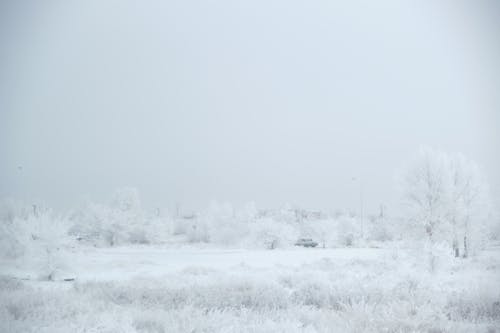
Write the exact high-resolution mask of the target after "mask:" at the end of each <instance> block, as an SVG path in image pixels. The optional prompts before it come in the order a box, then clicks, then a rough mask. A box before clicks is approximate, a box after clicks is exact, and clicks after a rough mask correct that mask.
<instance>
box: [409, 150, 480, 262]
mask: <svg viewBox="0 0 500 333" xmlns="http://www.w3.org/2000/svg"><path fill="white" fill-rule="evenodd" d="M403 189H404V195H403V198H404V203H405V204H406V207H407V208H408V213H409V215H410V216H409V221H410V222H412V223H411V224H410V225H409V227H410V229H408V230H411V226H417V225H420V226H422V227H423V228H421V229H420V230H423V233H424V234H425V235H426V238H427V240H428V245H429V248H430V251H431V267H433V266H434V256H433V255H432V248H433V246H434V244H435V243H436V242H443V241H450V240H451V243H452V246H453V249H454V253H455V254H456V255H457V254H458V251H459V250H458V249H459V247H460V244H459V238H462V239H463V247H464V252H463V253H464V256H467V254H468V248H469V246H470V239H471V237H474V238H475V239H478V237H477V233H475V232H473V231H476V230H479V229H481V228H480V227H481V226H483V225H484V221H485V219H483V218H481V216H480V215H481V214H482V212H484V210H483V211H482V210H481V208H486V206H485V204H484V203H485V202H487V191H486V190H485V187H484V186H483V181H482V180H481V175H480V172H479V168H478V167H477V165H476V164H475V163H474V162H472V161H470V160H468V159H466V158H465V157H464V156H463V155H461V154H456V155H450V154H446V153H443V152H440V151H437V150H433V149H429V148H421V149H420V151H419V153H418V155H417V156H416V158H415V159H414V160H413V161H412V163H411V164H410V166H409V167H408V168H407V170H406V172H405V174H404V177H403ZM473 234H474V236H473Z"/></svg>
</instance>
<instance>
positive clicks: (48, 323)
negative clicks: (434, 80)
mask: <svg viewBox="0 0 500 333" xmlns="http://www.w3.org/2000/svg"><path fill="white" fill-rule="evenodd" d="M344 251H345V250H344ZM352 251H353V252H356V249H352ZM273 252H274V251H263V252H262V254H263V257H262V258H263V260H264V258H265V257H264V256H265V255H266V253H267V255H268V256H272V255H273V254H272V253H273ZM283 252H285V253H283V255H287V256H288V257H290V256H295V257H297V258H301V257H300V255H302V254H304V253H306V254H307V255H310V254H311V253H312V254H315V255H316V257H315V258H316V259H314V260H305V261H304V260H302V259H298V260H301V261H304V262H303V263H299V264H297V265H291V264H289V263H284V264H274V263H273V264H272V265H263V266H256V265H253V262H252V261H251V260H249V261H248V262H245V261H243V262H241V263H239V264H235V265H232V266H230V267H229V268H228V267H218V266H209V265H210V264H209V263H210V261H209V262H207V264H197V265H187V266H184V267H182V268H179V267H177V268H176V269H175V270H173V271H170V272H167V273H165V274H163V275H161V276H157V275H156V276H150V275H148V274H147V272H145V273H143V275H142V277H132V276H133V275H131V276H130V277H129V278H126V277H124V278H122V279H120V280H113V279H98V280H83V281H82V280H80V281H77V282H74V283H73V282H48V281H21V280H19V279H14V278H12V277H8V276H4V277H2V278H1V279H0V331H1V332H69V331H71V332H471V331H474V332H495V331H499V327H500V289H499V288H498V287H499V282H498V281H499V277H500V260H499V257H498V252H492V251H490V252H485V253H483V254H482V255H480V256H478V257H476V258H472V259H468V260H463V259H453V258H450V260H445V259H443V260H442V261H441V265H440V266H439V269H438V270H437V271H436V272H434V273H430V272H428V271H427V270H426V269H425V265H424V263H422V262H421V261H420V260H415V259H412V258H414V256H411V255H409V254H408V253H406V252H404V251H401V250H399V251H397V253H396V254H395V253H393V252H390V251H379V254H378V255H377V256H371V257H369V256H365V255H353V256H352V257H351V258H349V259H347V260H336V259H335V257H332V256H330V257H323V258H322V256H323V253H328V252H322V251H314V250H313V251H309V252H303V251H283ZM361 253H362V252H361ZM219 255H220V256H221V258H220V260H222V261H223V260H224V255H228V254H224V253H221V254H219ZM302 258H310V257H305V256H304V257H302ZM147 259H148V258H144V260H147ZM149 260H153V261H154V258H152V259H151V258H150V259H149ZM131 265H135V263H134V262H132V263H131ZM125 271H126V270H124V272H125Z"/></svg>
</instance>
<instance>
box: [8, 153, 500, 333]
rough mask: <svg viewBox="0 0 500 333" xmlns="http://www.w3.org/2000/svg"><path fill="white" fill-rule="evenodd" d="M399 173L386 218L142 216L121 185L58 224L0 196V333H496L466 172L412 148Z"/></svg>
mask: <svg viewBox="0 0 500 333" xmlns="http://www.w3.org/2000/svg"><path fill="white" fill-rule="evenodd" d="M399 178H400V179H399V180H400V185H401V186H400V188H401V198H402V202H403V204H404V205H405V207H406V210H405V215H404V216H402V217H396V216H388V215H387V214H386V213H385V212H384V211H380V212H377V213H376V214H372V215H369V214H365V216H360V215H359V214H355V213H348V212H342V211H338V212H336V213H329V214H327V213H324V212H318V211H310V210H305V209H300V208H297V207H294V206H292V205H284V206H283V207H281V208H280V209H274V210H270V209H259V208H257V207H256V205H255V204H253V203H249V204H247V205H244V206H243V207H239V208H234V207H232V206H231V205H229V204H216V203H214V204H212V205H211V206H210V207H209V208H208V209H207V210H205V211H202V212H185V211H183V210H182V209H176V210H175V211H173V212H168V211H166V210H163V209H153V210H151V211H149V210H146V209H144V208H143V207H142V205H141V202H140V198H139V195H138V192H137V191H136V190H134V189H132V188H125V189H121V190H118V191H116V193H115V194H114V195H113V196H112V198H111V200H110V202H109V203H107V204H95V203H88V204H85V205H83V206H82V207H80V208H78V209H75V210H73V211H71V212H68V213H65V214H59V213H55V212H53V211H51V210H50V209H48V208H45V207H43V206H42V205H40V204H34V205H23V204H20V203H17V202H14V201H4V202H3V204H2V207H1V210H0V214H1V215H0V218H1V221H2V224H1V229H0V248H1V261H0V272H1V276H0V332H363V331H366V332H415V331H418V332H471V331H474V332H476V331H477V332H496V331H499V329H500V288H499V282H498V281H500V246H499V228H498V219H497V218H496V217H495V215H494V213H493V210H492V209H491V205H490V202H489V201H488V197H487V189H486V186H484V181H483V180H482V179H481V176H480V172H479V169H478V168H477V166H475V164H474V163H472V162H471V161H469V160H467V159H466V158H465V157H463V156H461V155H449V154H445V153H441V152H437V151H433V150H422V151H421V152H420V153H419V154H418V156H416V158H415V160H414V161H412V162H410V163H409V165H408V166H407V168H406V169H405V170H403V171H402V172H401V175H400V177H399ZM299 238H307V239H311V240H314V242H316V243H317V246H316V247H315V248H304V247H297V246H295V245H294V244H295V242H296V241H297V240H298V239H299Z"/></svg>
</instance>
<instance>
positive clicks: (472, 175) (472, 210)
mask: <svg viewBox="0 0 500 333" xmlns="http://www.w3.org/2000/svg"><path fill="white" fill-rule="evenodd" d="M449 164H450V165H449V169H450V175H449V176H450V181H449V184H450V188H449V192H450V194H449V199H450V202H449V210H448V214H449V215H448V219H449V222H450V225H451V229H452V239H453V240H452V243H453V249H454V253H455V256H457V257H458V256H459V255H460V247H461V246H463V253H462V255H463V256H464V257H467V256H468V255H469V251H470V247H471V241H472V240H474V241H475V243H476V244H475V245H474V247H477V246H478V245H480V240H481V238H484V236H486V235H485V233H486V230H485V229H486V227H487V225H486V223H487V218H488V211H489V205H488V204H489V198H488V190H487V187H486V184H485V182H484V181H483V177H482V174H481V172H480V168H479V167H478V165H477V164H476V163H475V162H474V161H471V160H469V159H467V158H466V157H465V156H464V155H463V154H455V155H451V156H450V157H449Z"/></svg>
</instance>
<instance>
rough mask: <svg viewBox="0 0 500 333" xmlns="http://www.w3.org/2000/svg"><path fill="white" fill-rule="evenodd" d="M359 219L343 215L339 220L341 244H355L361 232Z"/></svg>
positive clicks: (339, 240) (339, 239)
mask: <svg viewBox="0 0 500 333" xmlns="http://www.w3.org/2000/svg"><path fill="white" fill-rule="evenodd" d="M358 224H359V221H358V220H357V219H356V218H353V217H350V216H342V217H340V218H339V219H338V220H337V228H338V242H339V245H340V246H353V245H354V244H355V241H356V236H357V235H358V234H359V226H358Z"/></svg>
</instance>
